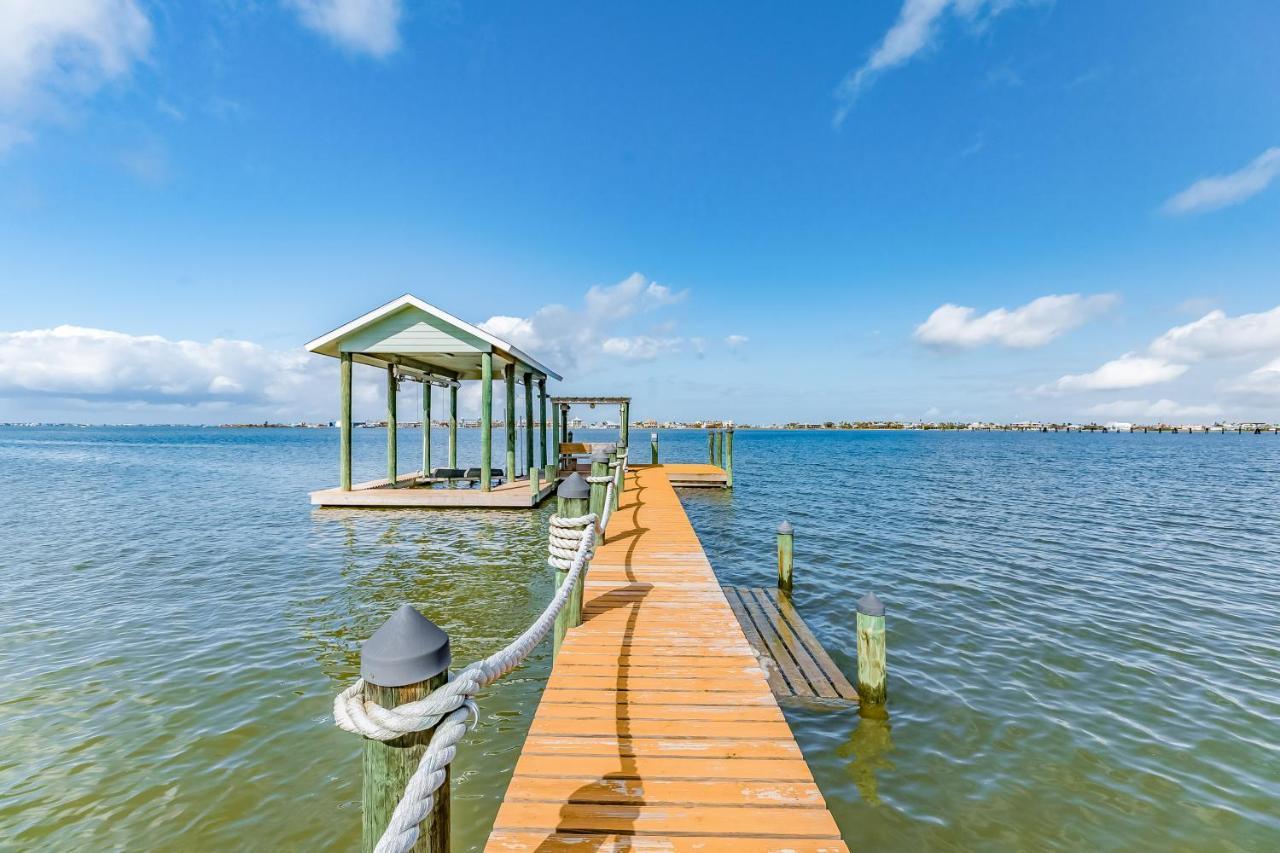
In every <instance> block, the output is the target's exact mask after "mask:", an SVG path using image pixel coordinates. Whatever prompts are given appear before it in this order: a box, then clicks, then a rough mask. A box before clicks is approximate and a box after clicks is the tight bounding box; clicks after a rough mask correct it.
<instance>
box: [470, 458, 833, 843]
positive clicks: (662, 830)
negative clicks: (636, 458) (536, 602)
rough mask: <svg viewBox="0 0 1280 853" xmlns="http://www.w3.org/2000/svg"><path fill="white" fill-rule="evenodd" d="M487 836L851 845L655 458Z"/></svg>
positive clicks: (610, 540)
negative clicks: (830, 809) (491, 829)
mask: <svg viewBox="0 0 1280 853" xmlns="http://www.w3.org/2000/svg"><path fill="white" fill-rule="evenodd" d="M583 618H584V622H583V624H582V625H581V626H580V627H578V628H574V629H573V630H571V631H570V633H569V636H568V638H567V639H566V641H565V644H564V646H563V647H562V649H561V653H560V657H559V658H558V659H557V661H556V664H555V667H554V668H553V670H552V673H551V678H550V680H549V681H548V682H547V688H546V691H545V692H544V694H543V697H542V701H541V703H540V705H539V707H538V712H537V714H536V716H535V717H534V720H533V724H532V727H531V728H530V731H529V735H528V738H527V740H526V741H525V745H524V749H523V751H522V753H521V756H520V759H519V761H518V762H517V764H516V768H515V774H514V776H513V777H512V780H511V784H510V787H509V788H508V790H507V794H506V797H505V799H504V802H503V805H502V807H501V809H500V810H499V812H498V816H497V819H496V821H495V824H494V830H493V834H492V835H491V836H490V838H489V843H488V847H487V849H488V850H491V851H508V850H512V851H514V850H540V851H548V850H583V849H588V850H592V851H611V850H637V851H648V850H674V851H683V850H699V851H716V850H735V851H738V850H742V851H782V850H787V851H805V853H809V852H810V851H812V852H813V853H817V851H844V850H846V849H847V848H846V847H845V845H844V843H843V842H842V841H841V840H840V834H839V830H838V829H837V827H836V824H835V821H834V820H833V819H832V817H831V815H830V813H829V812H828V811H827V809H826V804H825V803H824V801H823V799H822V794H821V792H820V791H819V790H818V788H817V786H816V785H815V784H814V782H813V777H812V775H811V774H810V773H809V768H808V765H806V764H805V762H804V758H803V757H802V756H801V754H800V749H799V747H798V746H797V745H796V742H795V738H794V737H793V736H792V734H791V730H790V728H788V726H787V723H786V720H785V719H784V718H783V716H782V712H781V710H780V709H779V708H778V703H777V700H776V699H775V698H774V696H773V694H772V692H771V691H770V687H769V684H768V682H767V681H766V676H765V671H764V669H762V667H761V666H760V663H759V661H758V660H757V657H756V655H755V653H754V652H753V651H752V646H751V644H749V643H748V642H747V638H746V637H745V636H744V635H743V631H742V628H741V627H739V622H738V619H737V618H736V617H735V616H734V613H733V611H732V610H731V609H730V607H729V602H728V600H726V597H725V593H724V591H723V590H722V589H721V588H720V585H719V583H718V582H717V581H716V578H715V575H714V573H713V572H712V570H711V565H710V563H709V562H708V561H707V558H706V555H705V554H704V553H703V552H702V547H701V545H700V544H699V542H698V539H697V536H696V535H695V534H694V532H693V528H692V526H691V525H690V524H689V520H688V518H687V517H686V516H685V513H684V510H683V509H682V508H681V506H680V502H679V499H678V498H677V497H676V494H675V491H674V490H673V489H672V487H671V484H670V482H669V480H668V478H667V474H666V472H665V471H664V470H663V466H654V467H646V468H643V469H639V470H633V471H632V472H630V473H629V474H628V488H627V491H626V492H625V493H624V494H623V496H622V501H621V504H620V507H619V509H618V511H617V512H616V513H614V515H613V518H612V520H611V522H610V524H609V530H608V537H607V542H606V543H605V544H604V545H602V546H601V547H600V548H599V549H598V550H597V553H596V556H595V559H593V560H592V563H591V569H590V572H589V573H588V576H587V581H586V603H585V604H584V613H583Z"/></svg>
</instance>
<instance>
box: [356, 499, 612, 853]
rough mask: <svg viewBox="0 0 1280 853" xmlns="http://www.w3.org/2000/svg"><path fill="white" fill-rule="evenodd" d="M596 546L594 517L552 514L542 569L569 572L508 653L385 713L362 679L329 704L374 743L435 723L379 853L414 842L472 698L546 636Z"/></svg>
mask: <svg viewBox="0 0 1280 853" xmlns="http://www.w3.org/2000/svg"><path fill="white" fill-rule="evenodd" d="M595 541H596V516H595V514H594V513H588V514H587V515H581V516H578V517H576V518H560V517H559V516H557V515H553V516H551V521H550V530H549V534H548V540H547V564H548V565H550V566H551V567H552V568H555V569H559V570H560V571H563V572H565V573H566V574H565V577H564V580H563V581H562V582H561V584H560V588H559V589H558V590H556V594H555V595H554V596H552V598H551V601H550V603H548V604H547V607H546V609H545V610H543V611H542V613H541V614H539V616H538V618H537V619H535V620H534V621H533V624H532V625H530V626H529V627H528V628H527V629H525V631H524V633H523V634H521V635H520V636H519V637H516V639H515V640H513V641H512V642H511V643H510V644H509V645H508V646H507V647H506V648H504V649H501V650H499V651H497V652H494V653H493V654H491V655H489V656H488V657H487V658H485V659H484V660H481V661H477V662H476V663H473V664H471V665H470V666H468V667H466V668H465V669H463V670H462V671H461V672H459V673H458V674H457V675H455V676H454V677H453V678H452V679H450V680H449V681H448V682H446V683H445V684H443V685H441V686H440V687H438V688H436V689H435V690H433V691H432V692H431V694H430V695H429V696H427V697H425V698H423V699H419V700H417V701H416V702H406V703H405V704H403V705H398V706H397V707H395V708H383V707H381V706H380V705H378V704H377V703H376V702H366V701H364V696H363V694H364V687H365V682H364V679H359V680H357V681H356V683H355V684H352V685H351V686H350V687H348V688H347V689H346V690H343V691H342V692H341V693H339V694H338V695H337V697H336V698H335V699H334V700H333V719H334V722H335V723H336V724H337V725H338V728H340V729H343V730H344V731H348V732H352V733H354V734H358V735H364V736H365V737H367V738H372V739H373V740H380V741H387V740H395V739H396V738H398V737H402V736H403V735H406V734H408V733H410V732H419V731H423V730H425V729H429V728H431V727H432V726H437V728H436V730H435V733H434V734H433V735H432V736H431V742H430V743H429V744H427V749H426V752H425V753H424V754H423V756H422V761H421V762H420V763H419V764H418V769H417V770H415V771H414V772H413V776H412V777H411V778H410V779H409V783H408V784H407V785H406V786H405V789H404V796H402V797H401V799H400V802H399V803H398V804H397V805H396V807H395V810H394V811H393V812H392V813H391V819H390V820H389V821H388V823H387V828H386V830H385V831H384V832H383V833H382V837H381V838H380V839H378V844H377V846H376V847H375V848H374V850H375V851H376V853H405V851H408V850H409V849H411V848H412V847H413V845H414V844H415V843H416V842H417V840H418V824H420V823H422V821H423V820H424V819H426V817H427V815H428V814H430V813H431V808H432V805H433V803H434V800H435V792H436V791H437V790H439V788H440V786H441V785H443V784H444V782H445V779H446V778H448V774H447V770H448V767H449V764H450V763H451V762H452V761H453V759H454V757H455V756H456V755H457V754H458V749H457V747H458V742H459V741H461V740H462V738H463V736H464V735H466V733H467V729H468V728H469V726H468V720H469V719H470V718H472V717H475V718H477V719H478V718H479V708H478V707H477V706H476V701H475V697H476V694H477V693H479V692H480V691H481V690H483V689H484V688H485V687H487V686H489V685H490V684H492V683H493V682H495V681H497V680H498V679H500V678H502V677H503V676H504V675H506V674H507V673H509V672H511V671H512V670H514V669H515V668H516V667H517V666H519V665H520V664H521V663H523V662H524V659H525V658H527V657H528V656H529V653H530V652H532V651H533V650H534V648H536V647H537V645H538V643H540V642H542V640H543V639H544V638H545V637H546V636H547V633H548V632H549V631H550V630H551V628H552V626H554V625H555V622H556V617H557V616H558V615H559V614H560V611H561V610H563V609H564V607H565V605H566V604H567V603H568V601H569V597H570V595H572V594H573V591H574V588H575V587H576V586H577V584H578V578H579V577H580V576H581V575H582V573H583V571H585V569H586V565H587V562H588V561H590V559H591V557H592V554H593V553H594V549H595Z"/></svg>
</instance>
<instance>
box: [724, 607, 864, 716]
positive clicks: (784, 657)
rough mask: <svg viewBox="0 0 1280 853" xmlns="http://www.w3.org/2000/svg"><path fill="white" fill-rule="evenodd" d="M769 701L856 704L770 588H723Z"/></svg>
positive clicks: (821, 650) (841, 679) (849, 690)
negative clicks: (787, 698) (754, 657)
mask: <svg viewBox="0 0 1280 853" xmlns="http://www.w3.org/2000/svg"><path fill="white" fill-rule="evenodd" d="M724 592H725V596H726V597H728V599H729V607H730V608H732V609H733V612H734V614H735V615H736V616H737V617H738V623H739V624H740V625H741V626H742V631H743V633H744V634H746V635H747V641H748V642H749V643H751V647H752V648H753V649H755V652H756V654H757V655H758V656H759V657H760V663H761V665H762V666H763V667H764V671H765V677H766V678H767V679H768V681H769V687H770V688H771V689H772V690H773V694H774V695H775V696H799V697H806V698H808V697H812V698H819V699H834V700H839V701H841V702H845V703H848V702H852V703H853V704H855V705H856V704H857V702H858V691H857V690H856V689H855V688H854V686H853V685H852V684H850V683H849V679H847V678H845V676H844V673H842V672H841V671H840V667H838V666H836V662H835V661H833V660H832V659H831V655H829V654H827V650H826V649H824V648H823V647H822V644H821V643H819V642H818V638H817V637H815V636H814V635H813V631H811V630H809V626H808V625H806V624H805V623H804V620H803V619H801V618H800V613H799V611H797V610H796V609H795V608H794V607H793V606H792V605H791V602H790V601H789V600H788V599H787V597H786V596H784V595H782V594H781V593H780V592H778V590H776V589H749V588H747V587H731V586H727V587H725V588H724Z"/></svg>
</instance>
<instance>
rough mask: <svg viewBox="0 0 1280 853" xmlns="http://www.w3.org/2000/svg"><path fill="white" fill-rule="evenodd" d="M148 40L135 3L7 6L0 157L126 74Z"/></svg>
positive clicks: (108, 0)
mask: <svg viewBox="0 0 1280 853" xmlns="http://www.w3.org/2000/svg"><path fill="white" fill-rule="evenodd" d="M150 41H151V23H150V21H149V20H148V19H147V16H146V15H145V14H143V12H142V10H141V9H140V8H139V7H138V4H137V2H135V0H6V2H4V4H3V7H2V8H0V152H3V151H4V150H5V149H6V148H8V147H11V146H13V145H16V144H18V143H21V142H27V141H30V140H31V139H32V138H33V134H32V131H31V128H32V127H33V126H34V125H35V124H37V123H39V122H42V121H48V120H65V119H66V117H67V114H68V112H69V111H70V110H71V109H72V108H74V107H75V106H76V105H77V104H78V103H79V102H81V101H83V100H84V99H85V98H88V97H90V96H91V95H93V94H94V93H95V92H97V91H98V90H99V89H100V88H102V87H103V86H104V85H106V84H107V83H109V82H111V81H113V80H117V79H120V78H122V77H124V76H126V75H127V74H128V72H129V70H130V68H131V67H132V66H133V63H134V62H136V61H138V60H139V59H142V58H143V57H144V56H145V55H146V52H147V47H148V45H149V44H150Z"/></svg>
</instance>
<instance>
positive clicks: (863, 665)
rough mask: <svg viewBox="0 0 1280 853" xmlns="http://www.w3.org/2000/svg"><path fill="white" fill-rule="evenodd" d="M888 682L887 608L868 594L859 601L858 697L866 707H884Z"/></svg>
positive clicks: (871, 593)
mask: <svg viewBox="0 0 1280 853" xmlns="http://www.w3.org/2000/svg"><path fill="white" fill-rule="evenodd" d="M887 681H888V673H887V665H886V660H885V643H884V604H883V603H881V601H880V599H879V598H877V597H876V594H875V593H874V592H868V593H867V594H866V595H864V596H862V598H860V599H858V697H859V699H861V700H862V703H863V704H864V705H882V704H884V701H885V699H886V698H887V696H888V691H887V689H886V682H887Z"/></svg>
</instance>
